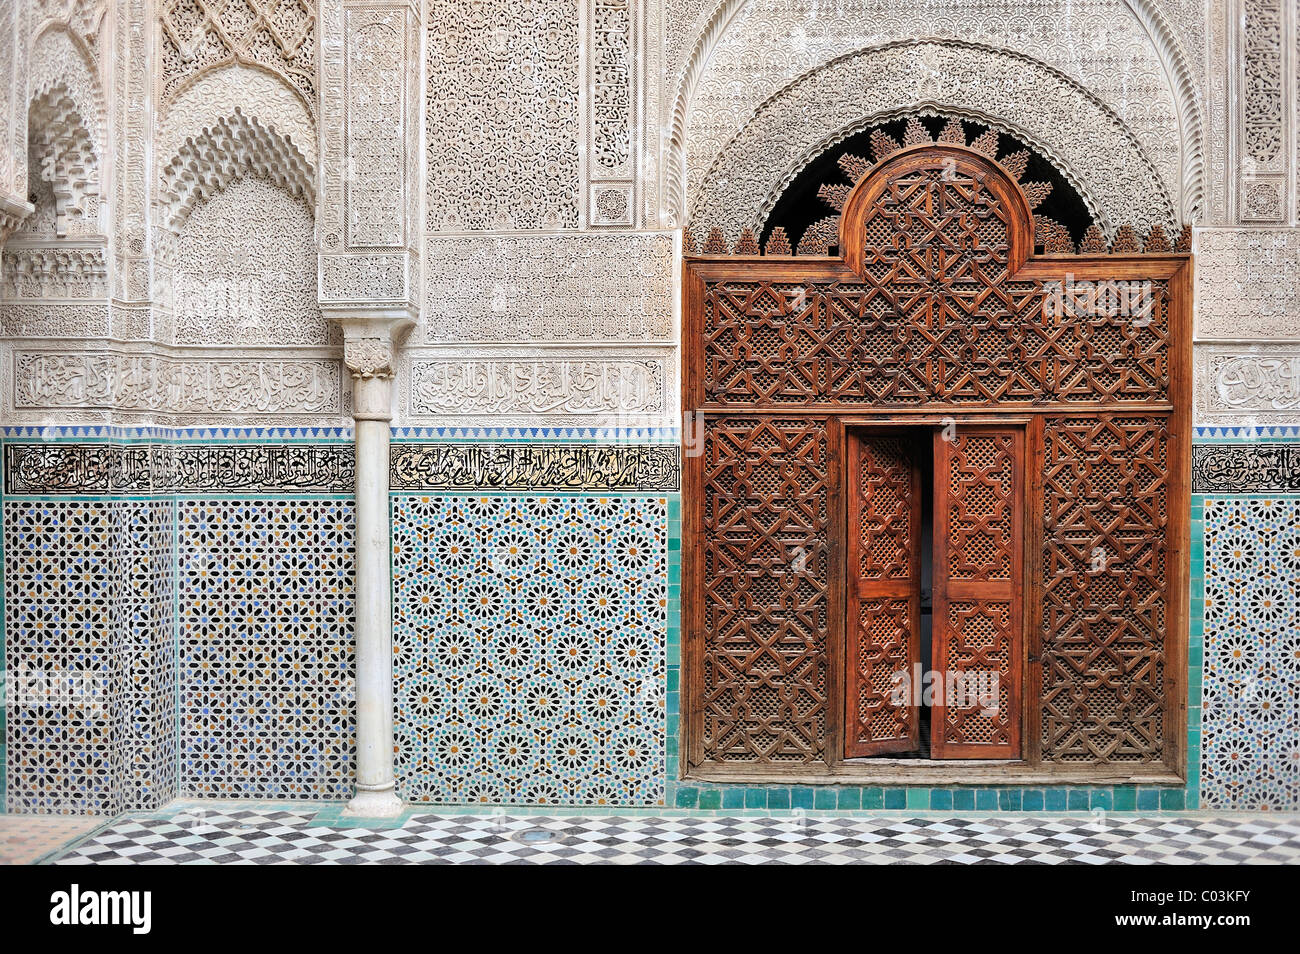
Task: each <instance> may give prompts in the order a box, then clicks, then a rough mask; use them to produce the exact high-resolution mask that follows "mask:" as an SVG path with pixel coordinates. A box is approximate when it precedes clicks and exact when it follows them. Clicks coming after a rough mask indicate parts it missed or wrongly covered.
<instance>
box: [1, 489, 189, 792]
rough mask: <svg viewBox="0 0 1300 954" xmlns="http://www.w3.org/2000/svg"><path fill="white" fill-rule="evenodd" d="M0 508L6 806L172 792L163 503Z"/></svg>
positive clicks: (170, 528) (168, 564)
mask: <svg viewBox="0 0 1300 954" xmlns="http://www.w3.org/2000/svg"><path fill="white" fill-rule="evenodd" d="M2 509H3V513H2V516H3V520H4V534H3V540H4V568H5V574H4V611H5V619H4V636H5V645H4V650H5V652H4V655H5V668H6V670H7V679H6V693H7V705H6V707H5V717H6V718H5V722H6V725H5V761H6V771H5V781H6V792H5V796H6V799H5V801H6V806H7V809H8V810H9V811H14V812H43V813H49V814H71V813H81V812H92V813H102V814H113V813H116V812H119V811H122V810H124V809H128V808H152V807H156V806H157V805H159V804H162V803H163V802H165V801H167V800H168V799H170V798H172V797H174V796H175V794H176V704H175V695H176V647H175V639H174V634H173V628H172V606H173V598H174V589H173V587H174V580H173V574H172V568H173V564H174V561H173V555H174V550H173V539H174V530H175V526H174V521H175V515H174V510H173V507H172V504H171V502H170V501H160V500H148V499H146V500H138V499H136V500H48V499H27V500H22V499H7V500H5V501H4V503H3V508H2Z"/></svg>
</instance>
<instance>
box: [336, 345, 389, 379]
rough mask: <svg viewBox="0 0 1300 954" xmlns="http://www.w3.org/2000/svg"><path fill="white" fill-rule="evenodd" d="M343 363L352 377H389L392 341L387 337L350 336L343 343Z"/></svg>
mask: <svg viewBox="0 0 1300 954" xmlns="http://www.w3.org/2000/svg"><path fill="white" fill-rule="evenodd" d="M343 363H344V364H346V365H347V366H348V371H349V372H350V373H351V375H352V377H354V378H391V377H392V376H393V342H392V341H391V340H390V339H387V338H350V339H347V340H346V341H344V343H343Z"/></svg>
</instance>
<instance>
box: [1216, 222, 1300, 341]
mask: <svg viewBox="0 0 1300 954" xmlns="http://www.w3.org/2000/svg"><path fill="white" fill-rule="evenodd" d="M1196 336H1197V338H1198V339H1201V340H1203V339H1208V338H1221V339H1242V338H1295V339H1300V229H1202V230H1198V232H1197V234H1196Z"/></svg>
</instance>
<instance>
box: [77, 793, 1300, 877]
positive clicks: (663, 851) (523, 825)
mask: <svg viewBox="0 0 1300 954" xmlns="http://www.w3.org/2000/svg"><path fill="white" fill-rule="evenodd" d="M54 860H55V862H56V863H57V864H185V863H214V862H215V863H242V864H325V863H343V864H411V863H437V864H453V863H458V864H602V863H614V864H728V863H740V864H814V863H829V864H849V863H874V864H896V863H945V864H988V863H994V864H996V863H1006V864H1026V863H1049V864H1057V863H1075V864H1079V863H1081V864H1111V863H1121V864H1165V863H1181V864H1187V863H1193V864H1236V863H1243V862H1246V863H1259V864H1270V863H1271V864H1287V863H1290V864H1295V863H1297V862H1300V816H1296V815H1272V816H1261V815H1258V814H1255V815H1245V814H1239V815H1214V816H1210V815H1162V816H1154V817H1135V816H1132V815H1110V816H1104V817H1093V816H1088V817H1079V816H1068V815H1056V816H1050V817H1049V816H1041V815H1039V816H1025V815H1010V814H1008V815H999V816H991V817H951V816H938V815H935V816H929V817H923V816H910V815H906V814H898V815H893V816H888V815H882V816H879V817H844V816H839V817H829V816H796V815H790V816H785V817H708V816H683V815H664V816H649V815H636V816H625V817H580V816H541V815H510V814H504V813H503V814H499V815H468V814H459V815H457V814H428V813H424V812H423V811H416V812H413V813H409V814H408V815H406V816H404V817H403V818H401V819H398V820H396V821H395V822H393V823H391V824H385V825H382V826H381V825H379V824H377V823H373V822H371V823H362V822H349V821H346V820H342V819H340V818H339V817H338V812H337V809H335V810H334V811H333V812H332V813H331V812H324V813H322V812H321V811H320V809H319V808H318V807H310V806H303V807H287V808H286V807H283V806H279V807H269V806H268V807H258V806H230V805H218V806H212V805H192V804H191V805H183V806H173V807H172V808H171V809H170V810H168V811H165V812H159V813H154V814H151V815H126V816H123V817H121V818H119V819H117V820H116V821H114V822H113V824H111V825H109V826H107V827H106V828H104V829H102V830H100V831H98V832H95V833H94V834H93V835H92V836H91V837H89V838H86V839H84V840H82V841H81V842H79V843H76V844H74V845H72V846H71V847H70V848H68V849H67V850H66V851H65V852H64V853H63V854H61V855H59V856H57V858H55V859H54Z"/></svg>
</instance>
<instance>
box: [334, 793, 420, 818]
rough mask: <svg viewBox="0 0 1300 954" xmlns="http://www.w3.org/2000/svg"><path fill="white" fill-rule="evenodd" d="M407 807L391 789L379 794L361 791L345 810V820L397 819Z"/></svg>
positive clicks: (354, 796)
mask: <svg viewBox="0 0 1300 954" xmlns="http://www.w3.org/2000/svg"><path fill="white" fill-rule="evenodd" d="M405 807H406V806H405V805H403V804H402V800H401V799H400V798H398V797H397V795H396V794H394V792H393V790H392V789H391V788H387V789H384V790H383V791H378V792H368V791H360V790H358V792H357V793H356V794H355V795H353V796H352V800H351V801H350V802H348V804H347V807H346V808H344V809H343V817H344V818H396V817H397V816H398V815H400V814H402V810H403V809H404V808H405Z"/></svg>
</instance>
